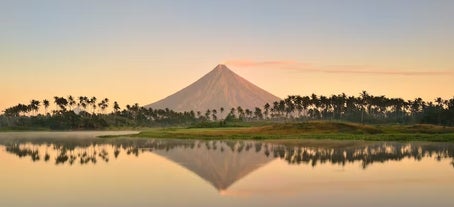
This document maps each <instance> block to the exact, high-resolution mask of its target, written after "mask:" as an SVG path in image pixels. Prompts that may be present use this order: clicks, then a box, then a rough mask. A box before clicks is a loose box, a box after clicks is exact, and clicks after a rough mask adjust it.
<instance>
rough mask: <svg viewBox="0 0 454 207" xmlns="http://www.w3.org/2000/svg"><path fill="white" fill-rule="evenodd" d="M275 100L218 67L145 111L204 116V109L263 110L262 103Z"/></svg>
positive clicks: (237, 76)
mask: <svg viewBox="0 0 454 207" xmlns="http://www.w3.org/2000/svg"><path fill="white" fill-rule="evenodd" d="M279 100H280V98H279V97H277V96H274V95H273V94H271V93H269V92H267V91H265V90H263V89H261V88H259V87H258V86H256V85H254V84H253V83H251V82H249V81H247V80H246V79H244V78H242V77H241V76H239V75H237V74H236V73H234V72H233V71H231V70H230V69H229V68H227V66H225V65H218V66H216V67H215V68H214V69H213V70H212V71H211V72H209V73H208V74H206V75H204V76H203V77H202V78H200V79H199V80H197V81H196V82H194V83H192V84H191V85H189V86H187V87H186V88H183V89H181V90H180V91H178V92H176V93H174V94H172V95H170V96H168V97H167V98H164V99H162V100H160V101H157V102H155V103H152V104H149V105H146V106H145V107H146V108H153V109H165V108H169V109H172V110H174V111H178V112H181V111H191V110H193V111H201V112H204V111H206V110H207V109H219V108H221V107H223V108H224V109H225V110H229V109H230V108H233V107H234V108H236V107H238V106H241V107H242V108H244V109H254V108H255V107H263V106H264V105H265V104H266V103H269V104H270V105H272V103H273V102H274V101H279Z"/></svg>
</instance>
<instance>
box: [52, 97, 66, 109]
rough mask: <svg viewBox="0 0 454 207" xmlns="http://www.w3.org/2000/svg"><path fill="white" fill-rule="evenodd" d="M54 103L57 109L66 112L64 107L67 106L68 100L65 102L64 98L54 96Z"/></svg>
mask: <svg viewBox="0 0 454 207" xmlns="http://www.w3.org/2000/svg"><path fill="white" fill-rule="evenodd" d="M54 102H55V104H56V105H57V106H58V107H60V109H61V111H66V106H67V105H68V100H66V99H65V98H64V97H58V96H55V97H54Z"/></svg>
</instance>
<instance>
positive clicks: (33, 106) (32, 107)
mask: <svg viewBox="0 0 454 207" xmlns="http://www.w3.org/2000/svg"><path fill="white" fill-rule="evenodd" d="M39 105H40V102H39V101H37V100H31V101H30V105H29V107H30V110H31V111H33V112H34V115H36V113H37V112H38V110H39Z"/></svg>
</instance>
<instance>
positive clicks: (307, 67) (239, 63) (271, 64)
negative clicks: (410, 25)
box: [225, 60, 454, 76]
mask: <svg viewBox="0 0 454 207" xmlns="http://www.w3.org/2000/svg"><path fill="white" fill-rule="evenodd" d="M225 64H226V65H228V66H233V67H239V68H246V67H249V68H258V67H260V68H268V69H279V70H292V71H300V72H318V73H331V74H364V75H402V76H436V75H454V71H452V70H451V71H450V70H425V71H421V70H399V69H378V68H374V67H372V66H368V65H327V66H315V65H313V64H310V63H303V62H298V61H293V60H271V61H254V60H227V61H225Z"/></svg>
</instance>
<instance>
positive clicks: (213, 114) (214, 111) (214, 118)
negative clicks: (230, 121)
mask: <svg viewBox="0 0 454 207" xmlns="http://www.w3.org/2000/svg"><path fill="white" fill-rule="evenodd" d="M211 113H212V115H211V116H212V117H213V121H216V120H218V117H217V116H216V114H217V113H218V111H216V109H213V110H212V111H211Z"/></svg>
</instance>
